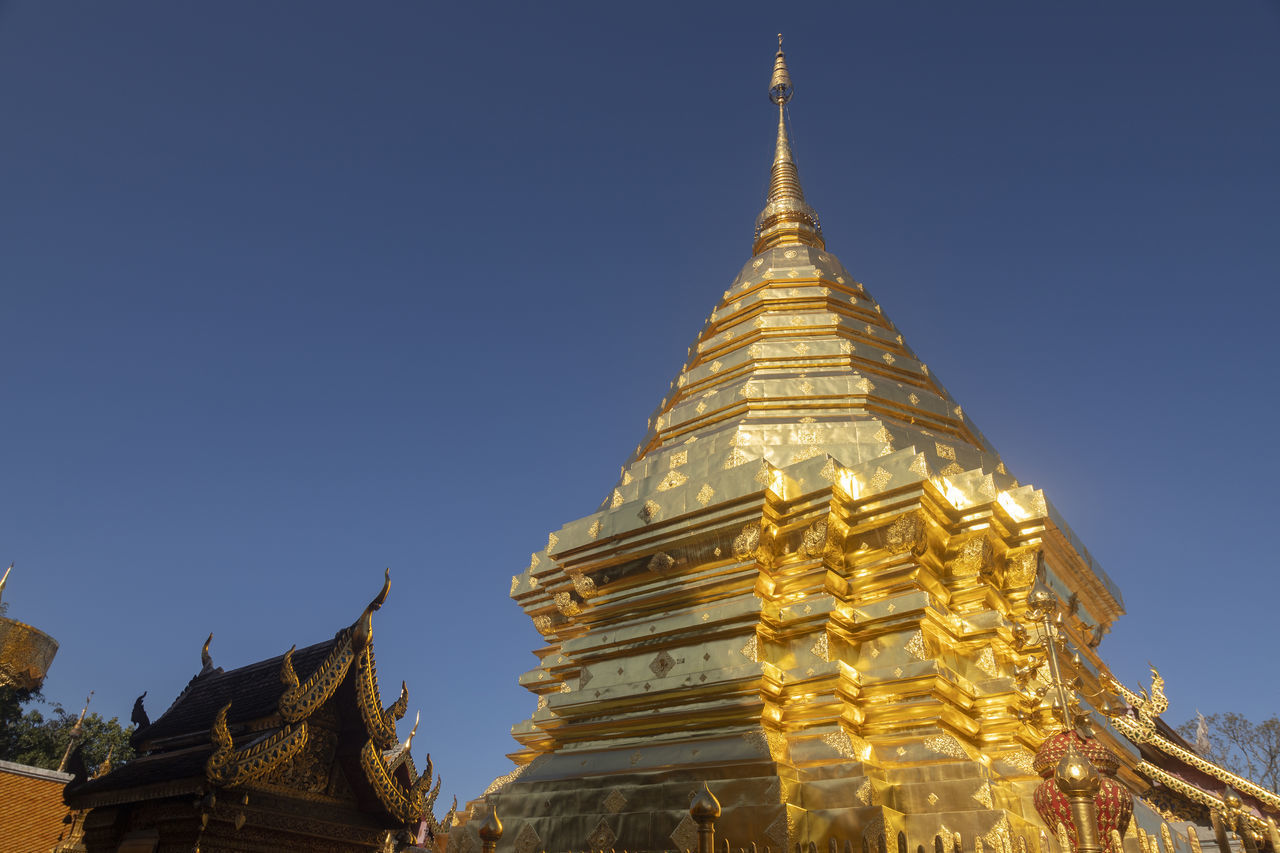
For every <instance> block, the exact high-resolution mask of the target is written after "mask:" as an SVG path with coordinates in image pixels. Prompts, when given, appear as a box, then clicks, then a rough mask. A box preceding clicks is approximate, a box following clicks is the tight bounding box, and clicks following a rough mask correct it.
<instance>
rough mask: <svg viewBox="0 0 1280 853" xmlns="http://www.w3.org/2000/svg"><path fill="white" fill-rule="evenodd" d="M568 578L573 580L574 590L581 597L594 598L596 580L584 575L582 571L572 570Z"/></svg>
mask: <svg viewBox="0 0 1280 853" xmlns="http://www.w3.org/2000/svg"><path fill="white" fill-rule="evenodd" d="M569 579H570V580H572V581H573V588H574V590H575V591H576V592H577V593H578V595H580V596H581V597H582V598H583V599H589V598H594V597H595V595H596V592H597V590H596V582H595V581H593V580H592V579H591V578H589V577H587V576H586V575H584V574H583V573H582V572H574V573H572V574H570V575H569Z"/></svg>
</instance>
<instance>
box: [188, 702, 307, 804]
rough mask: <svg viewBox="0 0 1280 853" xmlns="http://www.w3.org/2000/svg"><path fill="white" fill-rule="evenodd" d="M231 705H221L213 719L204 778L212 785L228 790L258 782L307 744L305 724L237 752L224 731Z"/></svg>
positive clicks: (227, 730) (297, 725)
mask: <svg viewBox="0 0 1280 853" xmlns="http://www.w3.org/2000/svg"><path fill="white" fill-rule="evenodd" d="M230 709H231V703H230V702H228V703H227V704H225V705H223V706H222V708H221V709H219V711H218V714H217V716H215V717H214V719H213V728H212V730H211V735H212V739H213V743H214V750H213V754H212V755H210V756H209V760H208V761H206V762H205V777H206V778H207V779H208V780H209V781H210V782H212V783H213V784H214V785H223V786H226V787H228V788H233V787H236V786H237V785H243V784H245V783H246V782H252V781H253V780H255V779H260V778H262V777H263V776H265V775H266V774H268V773H270V772H271V771H272V770H274V769H275V768H277V767H279V766H280V765H282V764H284V763H285V762H286V761H288V760H289V759H291V758H293V757H294V756H295V755H297V754H298V753H300V752H302V749H303V747H305V746H306V745H307V724H306V721H302V722H299V723H289V724H286V725H285V726H284V728H282V729H280V730H279V731H277V732H276V733H275V734H273V735H271V736H270V737H268V738H266V739H265V740H261V741H259V742H257V743H255V744H253V745H252V746H248V747H245V748H244V749H236V747H235V742H234V741H233V739H232V737H231V731H230V729H228V728H227V712H228V711H229V710H230Z"/></svg>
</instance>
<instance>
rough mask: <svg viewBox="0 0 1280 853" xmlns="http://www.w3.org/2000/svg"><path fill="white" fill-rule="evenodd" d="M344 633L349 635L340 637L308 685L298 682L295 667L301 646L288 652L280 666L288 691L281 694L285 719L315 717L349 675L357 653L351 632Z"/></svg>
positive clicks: (290, 721) (282, 679) (309, 679)
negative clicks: (348, 672)
mask: <svg viewBox="0 0 1280 853" xmlns="http://www.w3.org/2000/svg"><path fill="white" fill-rule="evenodd" d="M344 633H346V634H347V635H345V636H342V637H341V639H339V640H338V642H337V643H336V644H335V645H334V648H333V651H331V652H329V656H328V657H326V658H325V660H324V663H322V664H320V668H319V669H317V670H316V671H315V672H314V673H312V674H311V677H310V678H308V679H307V681H306V683H305V684H299V683H298V674H297V673H296V672H294V669H293V652H294V650H295V649H296V648H297V647H296V646H295V647H294V648H293V649H289V651H288V652H286V653H285V656H284V662H283V663H282V664H281V666H280V681H281V683H283V684H284V685H285V691H284V693H283V694H282V695H281V696H280V705H279V708H280V716H281V717H282V718H283V719H284V720H285V722H289V723H292V722H296V721H298V720H302V719H305V718H306V717H309V716H311V715H312V714H313V713H315V711H316V709H317V708H319V707H320V706H321V705H323V704H324V703H325V702H326V701H328V699H329V697H330V696H332V695H333V692H334V691H335V690H337V689H338V685H339V684H341V683H342V679H344V678H346V675H347V670H348V669H349V668H350V666H351V661H352V660H354V659H355V654H354V652H352V650H351V638H350V636H349V633H347V632H344Z"/></svg>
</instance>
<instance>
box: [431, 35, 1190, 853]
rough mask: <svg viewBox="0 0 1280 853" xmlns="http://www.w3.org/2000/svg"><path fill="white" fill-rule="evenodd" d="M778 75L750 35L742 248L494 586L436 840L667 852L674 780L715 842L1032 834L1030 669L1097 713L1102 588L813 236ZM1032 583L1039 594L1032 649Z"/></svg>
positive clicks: (1034, 709) (1044, 702)
mask: <svg viewBox="0 0 1280 853" xmlns="http://www.w3.org/2000/svg"><path fill="white" fill-rule="evenodd" d="M792 94H793V87H792V83H791V78H790V74H789V72H788V69H787V64H786V59H785V56H784V54H783V52H782V50H781V40H779V50H778V53H777V55H776V58H775V62H774V67H773V74H772V77H771V80H770V83H769V97H770V100H771V101H772V102H773V104H774V105H775V106H776V107H777V110H778V129H777V142H776V148H775V154H774V158H773V163H772V171H771V179H770V184H769V192H768V197H767V199H766V201H765V207H764V209H763V211H762V212H761V213H760V215H759V217H758V218H757V220H756V228H755V239H754V244H753V246H752V257H751V258H750V259H749V260H748V261H747V262H746V264H745V265H744V266H743V267H742V269H741V271H740V272H739V273H738V274H737V276H736V277H735V278H734V279H733V282H732V283H731V284H730V285H729V288H728V289H727V290H725V291H724V293H723V296H722V298H721V299H720V301H719V303H718V304H717V305H716V307H715V309H714V310H713V311H712V312H711V315H710V317H709V318H708V320H707V322H706V325H705V327H704V328H703V330H702V332H701V334H700V335H699V337H698V340H697V342H696V343H695V344H694V346H693V347H691V348H690V350H689V353H688V359H687V361H686V362H685V364H684V367H683V368H682V369H681V371H680V373H679V375H678V376H677V377H676V378H675V380H674V381H673V382H672V383H671V387H670V390H669V392H668V394H667V395H666V396H665V397H664V398H663V399H662V401H661V402H660V403H659V404H658V408H657V410H656V411H655V412H654V414H653V415H652V417H651V418H650V419H649V423H648V425H647V433H646V434H645V437H644V439H643V441H641V443H640V444H639V446H638V447H637V448H636V451H635V453H634V454H633V455H632V457H631V458H630V459H629V460H628V461H627V463H626V464H625V465H624V466H623V467H622V471H621V474H620V478H619V480H618V482H617V483H616V484H615V485H614V487H613V488H612V490H611V491H610V493H609V495H608V497H606V498H605V500H604V502H603V503H602V505H601V506H600V508H599V509H598V510H597V511H596V512H594V513H592V514H590V515H587V516H586V517H584V518H580V519H578V520H576V521H572V522H570V523H568V524H566V525H564V526H563V527H561V528H560V529H559V530H556V531H554V532H553V533H551V534H550V535H549V537H548V541H547V543H546V546H545V547H544V548H543V549H542V550H540V551H538V552H537V553H535V554H534V555H533V556H532V559H531V561H530V563H529V566H528V568H526V569H525V570H523V571H522V572H520V573H519V574H518V575H516V576H515V577H513V578H512V580H511V597H512V598H513V599H515V600H516V601H517V602H518V603H519V604H520V606H521V607H522V608H524V610H525V611H526V612H527V613H528V614H529V616H530V617H531V618H532V619H533V622H534V625H535V626H536V628H537V630H538V631H539V632H540V633H541V635H542V637H543V639H544V645H543V646H542V647H541V648H538V649H536V650H535V654H536V655H537V657H538V659H539V665H538V666H537V667H535V668H534V669H532V670H530V671H529V672H526V673H525V674H524V675H522V676H521V677H520V683H521V684H522V685H524V686H525V687H527V688H528V689H529V690H530V691H531V692H533V693H534V694H535V695H536V697H537V706H536V709H535V710H534V711H533V714H532V716H530V717H529V719H527V720H525V721H524V722H521V723H519V724H518V725H516V726H515V727H514V728H513V730H512V733H513V735H514V737H515V739H516V740H517V741H518V742H519V744H520V747H521V748H520V750H519V751H517V752H515V753H513V754H512V755H511V758H512V759H513V760H514V761H515V763H516V765H517V767H516V769H515V771H514V772H512V773H511V774H509V775H508V776H506V777H503V778H501V779H499V780H496V781H495V782H494V784H493V785H492V786H491V787H490V789H489V790H488V791H486V792H485V800H486V801H487V805H486V804H485V803H481V802H479V801H477V802H476V803H475V804H474V805H473V807H472V813H471V814H472V818H473V819H472V820H471V821H470V822H469V823H466V824H464V825H462V826H459V827H457V828H456V829H455V830H454V831H453V832H452V833H451V834H450V842H449V846H450V850H451V853H476V851H479V850H480V848H481V838H480V836H479V835H478V833H477V825H478V824H479V823H480V822H481V821H480V820H479V819H474V818H480V817H482V816H483V815H485V814H489V813H490V812H489V809H490V807H492V808H496V812H497V814H500V815H501V820H502V822H503V823H504V824H505V827H506V828H505V832H504V833H503V834H502V837H501V842H500V844H499V849H500V850H515V851H517V853H534V851H539V850H551V851H557V850H582V849H592V850H610V849H616V850H631V851H637V850H669V849H692V848H695V847H697V846H698V845H697V837H696V836H697V823H696V821H694V820H693V818H692V817H691V815H690V811H689V803H690V799H691V797H693V796H694V795H695V794H696V793H697V792H698V791H700V790H701V789H702V786H703V784H704V783H705V784H706V785H707V786H708V787H709V791H710V792H713V793H714V797H715V799H717V800H718V801H719V803H720V805H721V806H722V808H723V811H722V813H721V816H720V818H719V820H718V821H717V822H716V828H717V831H718V832H720V833H721V835H722V836H723V837H724V838H727V839H728V840H729V842H731V843H732V846H734V847H735V848H736V847H745V846H747V845H748V844H750V843H755V844H756V845H757V848H758V849H761V850H763V849H764V848H765V847H766V846H768V847H771V848H773V849H775V850H777V849H784V850H785V849H792V848H793V847H795V846H796V845H808V844H811V843H812V844H816V845H820V846H822V847H823V848H827V849H831V850H833V851H834V850H835V849H837V847H840V848H842V849H844V850H850V849H854V850H864V851H869V850H878V851H879V853H886V851H887V850H888V849H890V848H891V849H894V850H896V851H898V853H907V851H908V850H911V851H915V850H917V849H918V848H919V849H924V848H925V846H926V845H927V849H929V850H934V849H935V843H936V844H937V847H936V849H938V850H939V851H941V850H942V849H944V846H945V849H946V850H947V851H951V850H952V844H951V841H952V839H954V838H957V837H959V836H958V835H957V834H959V835H962V836H963V837H964V838H966V839H969V841H968V842H967V845H966V846H967V849H974V848H973V845H974V844H975V843H976V845H977V848H978V849H981V848H982V847H983V844H984V843H985V845H986V846H987V847H993V848H994V849H995V850H997V851H1001V853H1012V851H1014V850H1015V849H1016V850H1018V851H1020V853H1025V851H1027V850H1032V851H1048V850H1050V849H1051V843H1050V839H1051V838H1053V836H1052V832H1053V830H1052V828H1049V835H1046V832H1045V830H1046V827H1045V826H1044V824H1043V823H1042V822H1041V821H1040V819H1039V818H1038V817H1037V815H1036V812H1035V810H1034V808H1033V807H1032V802H1031V800H1032V791H1033V789H1034V788H1035V786H1036V783H1037V782H1038V781H1039V777H1038V776H1037V772H1036V769H1035V768H1034V767H1033V756H1034V755H1035V752H1036V750H1037V748H1038V747H1039V746H1040V745H1041V743H1042V742H1044V741H1045V739H1046V737H1048V735H1050V734H1051V733H1053V732H1054V731H1056V730H1057V726H1056V725H1055V722H1054V721H1055V720H1056V719H1059V718H1062V719H1068V720H1069V719H1070V715H1069V714H1068V713H1067V710H1068V709H1066V708H1062V707H1058V708H1057V713H1054V710H1053V706H1054V703H1055V701H1056V700H1055V697H1056V696H1059V695H1065V693H1064V691H1063V690H1062V689H1055V690H1050V689H1049V688H1050V686H1051V685H1053V684H1056V685H1057V688H1062V687H1063V685H1062V683H1061V682H1060V680H1059V678H1058V677H1057V673H1058V671H1059V670H1058V668H1057V666H1056V664H1055V665H1054V667H1052V668H1051V667H1050V666H1049V663H1050V661H1049V660H1048V659H1049V658H1051V657H1053V655H1056V654H1057V653H1058V650H1059V649H1069V650H1070V651H1071V652H1072V653H1074V655H1075V657H1074V659H1073V660H1072V662H1071V663H1069V664H1068V663H1066V662H1064V664H1063V666H1064V668H1066V669H1068V670H1069V673H1070V678H1071V684H1070V685H1069V686H1070V687H1071V688H1072V689H1071V691H1070V693H1071V698H1070V700H1069V701H1070V702H1072V703H1075V702H1078V701H1082V700H1083V699H1089V700H1090V703H1091V704H1092V705H1093V706H1094V707H1095V708H1097V709H1099V710H1101V711H1106V712H1114V711H1115V709H1114V708H1112V707H1109V706H1107V704H1106V703H1105V702H1104V701H1101V700H1099V699H1098V697H1105V696H1107V695H1111V696H1115V695H1116V694H1117V688H1116V687H1115V686H1114V685H1112V683H1111V681H1110V679H1109V675H1108V673H1107V670H1106V668H1105V666H1104V665H1103V663H1102V661H1101V660H1100V659H1099V658H1098V656H1097V653H1096V651H1095V649H1096V647H1097V646H1098V644H1099V642H1100V641H1101V639H1102V637H1103V635H1104V634H1105V633H1106V632H1107V630H1108V629H1109V627H1110V625H1111V623H1112V622H1113V621H1114V620H1115V619H1116V618H1117V617H1118V616H1120V615H1121V614H1122V613H1123V612H1124V611H1123V604H1122V601H1121V598H1120V594H1119V592H1118V591H1117V590H1116V588H1115V586H1114V585H1113V584H1112V583H1111V581H1110V580H1109V579H1108V578H1107V576H1106V574H1105V573H1104V572H1103V571H1102V570H1101V568H1099V566H1098V565H1097V564H1096V563H1095V562H1094V560H1093V558H1092V557H1091V556H1090V555H1089V553H1088V551H1086V550H1085V548H1084V546H1083V545H1082V544H1081V543H1080V542H1079V540H1078V539H1077V538H1076V536H1075V535H1074V534H1073V533H1072V532H1071V530H1070V528H1069V527H1068V526H1067V525H1066V523H1065V522H1064V521H1063V520H1062V518H1061V516H1060V515H1059V514H1058V513H1057V512H1056V511H1055V510H1054V509H1053V507H1052V506H1051V505H1050V504H1049V503H1048V501H1047V500H1046V499H1045V496H1044V494H1043V493H1042V492H1041V491H1040V490H1038V489H1036V488H1035V487H1034V486H1032V485H1029V484H1024V483H1021V482H1020V481H1019V480H1018V479H1017V478H1016V477H1015V476H1014V475H1013V474H1012V473H1011V472H1009V471H1008V470H1006V467H1005V465H1004V463H1003V462H1002V461H1001V459H1000V456H999V454H998V453H997V452H996V451H995V449H994V448H993V447H992V446H991V445H990V444H989V443H988V442H987V440H986V439H985V438H984V437H983V435H982V433H981V432H979V430H978V429H977V427H976V426H975V425H974V424H973V422H972V421H971V420H970V419H969V417H968V416H967V415H966V413H965V411H964V410H963V409H962V407H961V406H960V404H959V403H958V402H957V401H956V400H955V399H954V398H953V397H952V396H951V395H950V394H949V393H948V392H947V390H946V389H945V388H944V387H943V386H942V384H941V383H940V382H939V381H938V379H937V377H936V376H935V375H934V374H933V373H932V372H931V371H930V369H929V368H928V366H927V365H926V364H925V363H924V362H923V361H921V360H920V358H919V357H917V355H916V354H915V352H914V351H913V350H912V349H911V348H910V347H909V346H908V345H907V343H906V342H905V341H904V340H903V336H902V335H901V334H900V333H899V332H898V330H897V328H896V327H895V326H894V325H893V323H892V322H891V321H890V320H889V318H888V317H886V316H885V313H884V312H883V311H882V310H881V307H880V305H879V304H878V303H877V302H876V300H875V299H874V298H873V297H872V296H871V294H870V293H869V292H868V291H867V289H866V288H865V287H864V286H863V285H862V283H860V282H859V281H858V280H857V279H856V278H855V277H854V276H853V275H852V274H851V273H850V272H849V271H847V270H846V269H845V268H844V267H843V266H842V265H841V263H840V261H839V260H838V259H837V258H836V256H835V255H834V254H832V253H831V252H829V251H828V250H827V248H826V243H825V240H824V235H823V233H822V228H821V225H820V224H819V219H818V216H817V214H816V213H815V211H814V209H813V208H812V207H810V205H809V204H808V203H807V202H806V201H805V196H804V193H803V191H802V189H801V185H800V180H799V175H798V171H797V168H796V163H795V159H794V157H793V155H792V151H791V145H790V143H789V141H788V134H787V105H788V103H789V102H790V101H791V98H792ZM1033 590H1035V591H1037V592H1038V594H1039V595H1040V596H1041V597H1043V596H1045V595H1048V596H1049V597H1050V598H1053V599H1055V600H1057V601H1059V602H1061V603H1062V606H1061V608H1059V610H1058V611H1057V612H1058V615H1057V617H1056V622H1055V623H1054V624H1053V626H1052V627H1051V631H1052V632H1053V637H1052V643H1051V642H1049V641H1048V640H1045V641H1044V642H1041V643H1040V644H1039V645H1037V644H1036V643H1033V642H1029V637H1028V625H1032V626H1034V622H1033V621H1029V619H1028V616H1027V613H1028V612H1029V607H1028V602H1027V599H1028V596H1029V594H1031V593H1032V592H1033ZM1049 646H1053V648H1052V649H1050V648H1049ZM1066 677H1067V676H1063V678H1066ZM1090 697H1092V698H1091V699H1090ZM1060 704H1061V702H1058V705H1060ZM1098 719H1099V721H1102V720H1103V719H1104V717H1103V716H1101V715H1099V716H1098ZM1097 737H1098V738H1099V739H1100V740H1101V741H1103V742H1105V743H1106V744H1109V745H1110V746H1111V748H1112V749H1113V750H1114V752H1115V753H1116V754H1117V755H1119V757H1120V758H1119V769H1118V772H1117V778H1119V779H1120V780H1121V781H1122V782H1123V783H1124V784H1125V785H1127V786H1129V787H1130V788H1133V789H1134V790H1142V789H1143V788H1144V787H1150V785H1149V783H1147V782H1146V781H1145V780H1144V779H1143V777H1141V776H1140V775H1139V773H1138V772H1137V770H1136V769H1135V768H1136V766H1137V764H1138V760H1139V759H1138V757H1137V756H1136V755H1134V754H1132V752H1133V751H1132V749H1126V748H1125V747H1123V746H1121V745H1120V744H1121V741H1122V739H1121V738H1120V737H1119V736H1118V735H1117V734H1116V732H1115V730H1114V729H1112V728H1109V727H1107V726H1106V725H1105V723H1104V724H1103V725H1102V726H1100V727H1099V730H1098V732H1097ZM1144 814H1148V815H1150V814H1154V813H1152V812H1146V813H1144ZM1156 820H1159V818H1158V817H1157V818H1156ZM944 840H945V842H944ZM1053 840H1054V841H1055V842H1056V838H1054V839H1053ZM810 849H812V848H810ZM956 849H957V850H958V849H959V848H958V846H957V847H956ZM1134 849H1135V850H1136V849H1138V848H1134ZM1196 853H1199V848H1198V847H1197V850H1196Z"/></svg>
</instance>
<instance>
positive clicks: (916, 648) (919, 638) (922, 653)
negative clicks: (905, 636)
mask: <svg viewBox="0 0 1280 853" xmlns="http://www.w3.org/2000/svg"><path fill="white" fill-rule="evenodd" d="M902 650H903V651H905V652H906V653H907V654H909V655H911V656H912V657H913V658H915V659H916V660H928V659H929V657H930V655H929V647H928V645H926V644H925V641H924V631H916V632H915V633H914V634H912V635H911V639H910V640H907V644H906V645H905V646H903V647H902Z"/></svg>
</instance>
